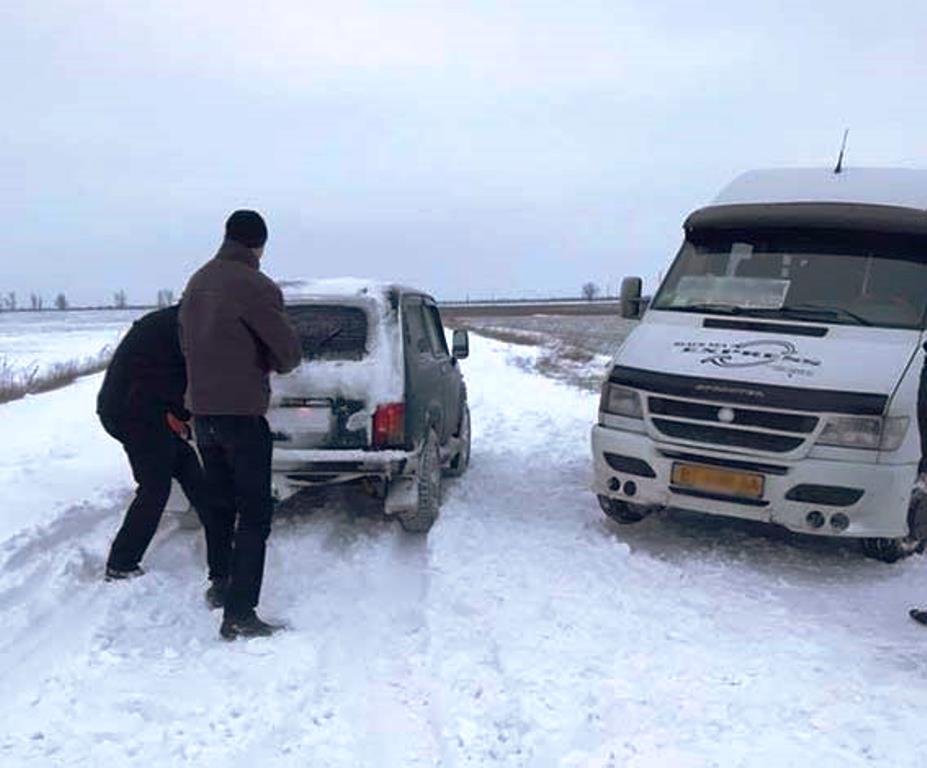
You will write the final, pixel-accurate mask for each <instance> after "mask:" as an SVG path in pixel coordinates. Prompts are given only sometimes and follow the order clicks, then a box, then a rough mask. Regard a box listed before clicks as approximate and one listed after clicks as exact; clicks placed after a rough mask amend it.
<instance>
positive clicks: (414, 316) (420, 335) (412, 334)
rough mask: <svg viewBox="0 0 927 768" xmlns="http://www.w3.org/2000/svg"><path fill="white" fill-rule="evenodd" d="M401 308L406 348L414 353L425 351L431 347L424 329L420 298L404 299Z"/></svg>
mask: <svg viewBox="0 0 927 768" xmlns="http://www.w3.org/2000/svg"><path fill="white" fill-rule="evenodd" d="M402 309H403V312H402V314H403V317H404V319H405V323H404V324H403V325H404V326H405V328H404V330H405V335H406V348H407V349H409V350H411V351H412V352H414V353H416V354H421V353H422V352H427V351H428V350H429V348H430V347H431V342H430V340H429V338H428V333H427V331H426V330H425V322H424V320H425V318H424V315H423V314H422V302H421V300H420V299H417V298H414V297H410V298H407V299H404V300H403V302H402Z"/></svg>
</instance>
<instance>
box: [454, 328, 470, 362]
mask: <svg viewBox="0 0 927 768" xmlns="http://www.w3.org/2000/svg"><path fill="white" fill-rule="evenodd" d="M453 354H454V358H455V359H457V360H466V359H467V358H468V357H470V334H468V333H467V332H466V331H464V330H459V329H458V330H456V331H454V340H453Z"/></svg>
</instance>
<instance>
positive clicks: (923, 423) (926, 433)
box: [917, 345, 927, 474]
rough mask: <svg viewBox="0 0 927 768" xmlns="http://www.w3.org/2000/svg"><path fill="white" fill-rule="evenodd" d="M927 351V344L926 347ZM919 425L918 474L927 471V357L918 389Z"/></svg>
mask: <svg viewBox="0 0 927 768" xmlns="http://www.w3.org/2000/svg"><path fill="white" fill-rule="evenodd" d="M924 349H925V351H927V345H925V347H924ZM917 427H918V430H919V431H920V435H921V463H920V465H919V466H918V468H917V471H918V474H921V473H923V472H927V358H925V361H924V367H923V368H921V383H920V387H918V390H917Z"/></svg>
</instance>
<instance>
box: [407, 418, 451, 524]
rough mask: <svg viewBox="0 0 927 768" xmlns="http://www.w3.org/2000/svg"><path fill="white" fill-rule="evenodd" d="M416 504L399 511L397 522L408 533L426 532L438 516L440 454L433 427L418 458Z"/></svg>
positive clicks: (439, 502) (439, 503)
mask: <svg viewBox="0 0 927 768" xmlns="http://www.w3.org/2000/svg"><path fill="white" fill-rule="evenodd" d="M415 481H416V483H418V506H417V507H416V508H415V509H413V510H410V511H405V512H400V513H399V514H398V515H397V516H398V517H399V524H400V525H401V526H402V527H403V528H404V529H405V530H406V531H409V532H410V533H427V532H428V531H429V530H431V526H432V525H434V523H435V520H436V519H437V517H438V508H439V507H440V506H441V456H440V454H439V453H438V436H437V435H436V434H435V431H434V430H433V429H431V430H429V431H428V437H427V438H426V439H425V444H424V445H423V446H422V455H421V457H420V458H419V467H418V474H417V475H416V480H415Z"/></svg>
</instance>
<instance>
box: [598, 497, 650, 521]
mask: <svg viewBox="0 0 927 768" xmlns="http://www.w3.org/2000/svg"><path fill="white" fill-rule="evenodd" d="M598 499H599V506H600V507H601V508H602V511H603V512H604V513H605V514H606V515H608V516H609V518H611V519H612V520H614V521H615V522H616V523H619V524H620V525H632V524H634V523H639V522H640V521H641V520H643V519H644V518H645V517H647V514H648V511H647V508H646V507H640V506H637V505H636V504H628V502H626V501H619V500H618V499H610V498H609V497H608V496H599V497H598Z"/></svg>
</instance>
